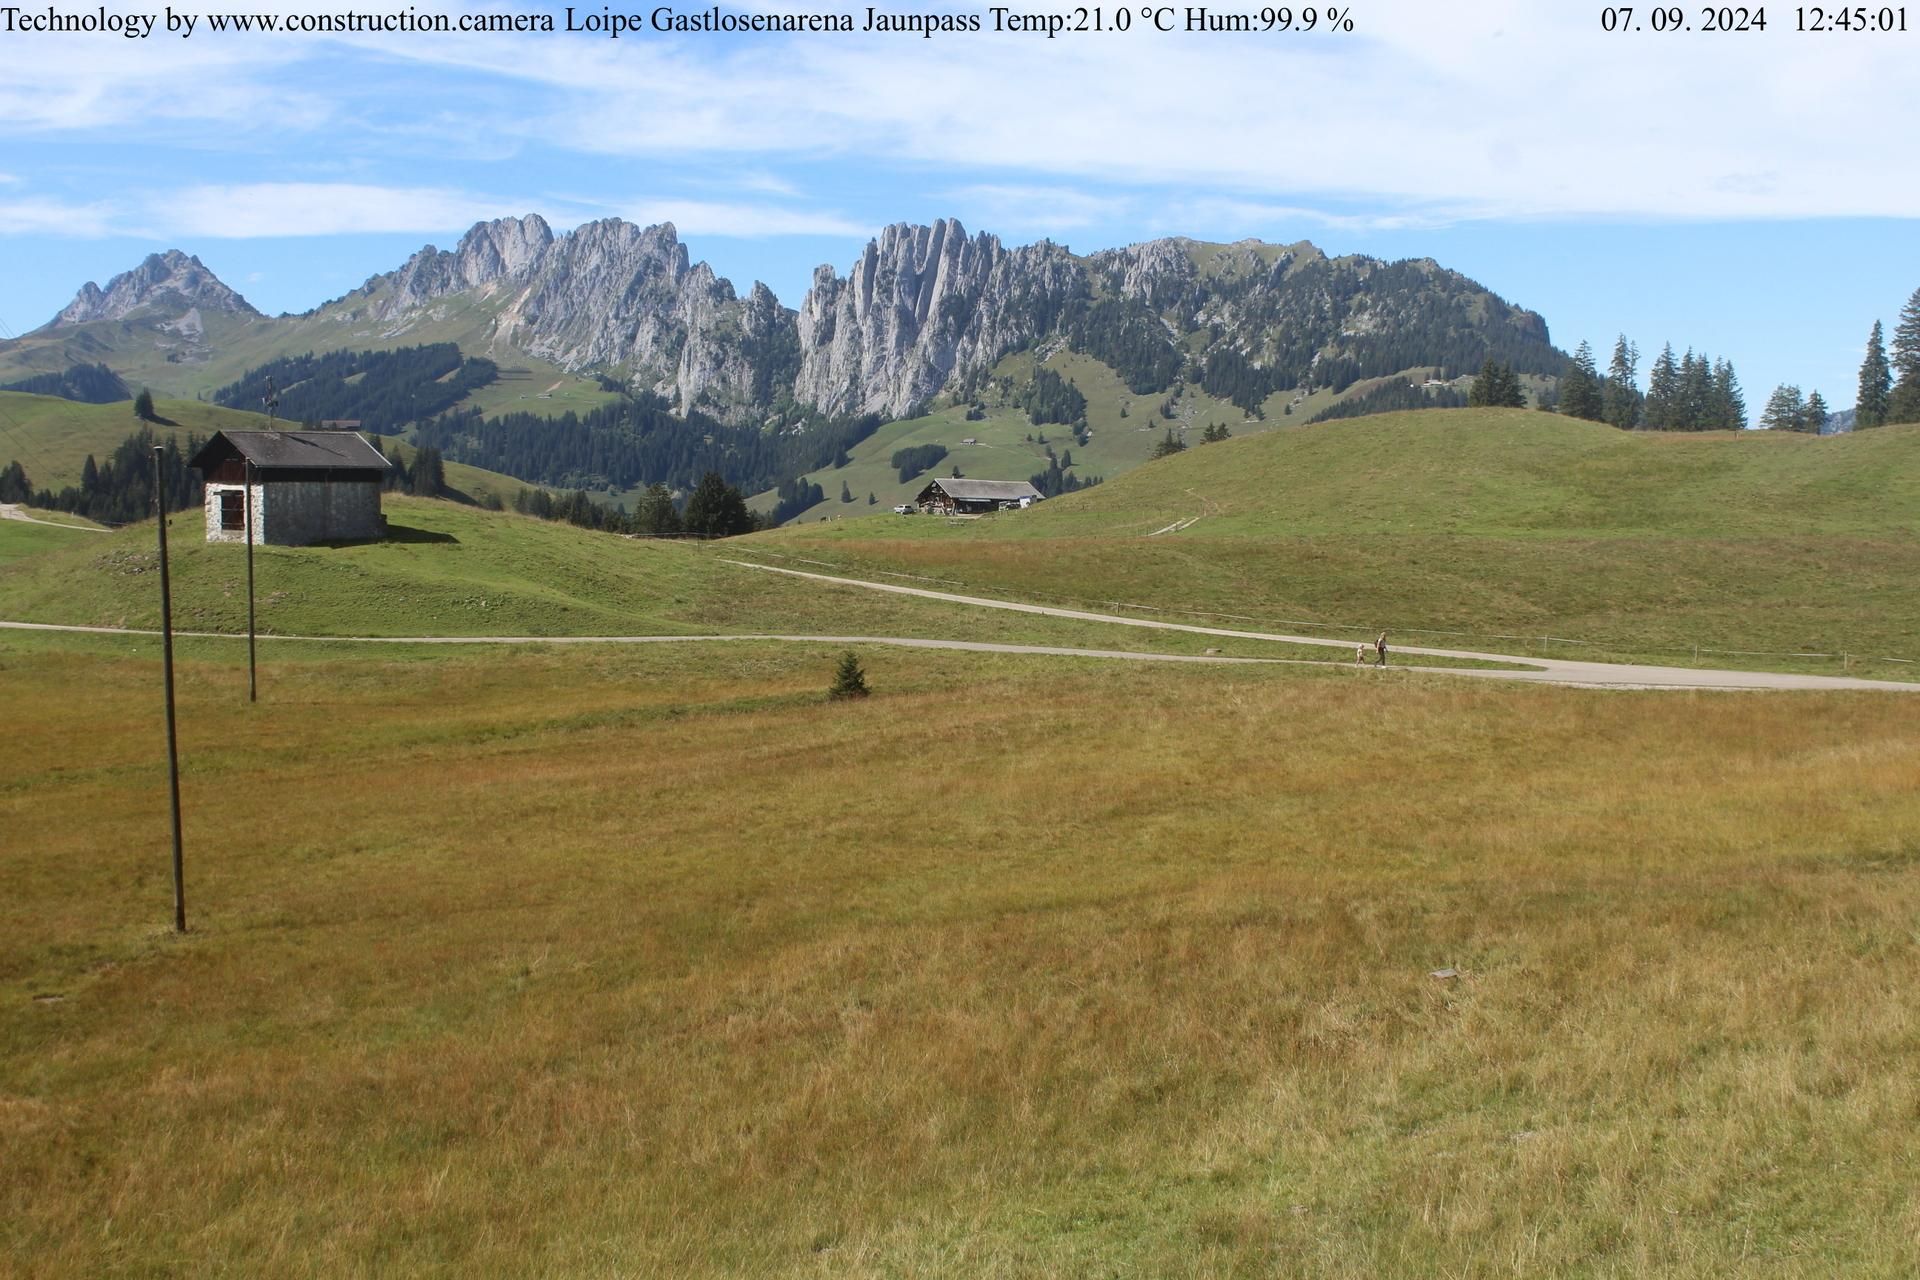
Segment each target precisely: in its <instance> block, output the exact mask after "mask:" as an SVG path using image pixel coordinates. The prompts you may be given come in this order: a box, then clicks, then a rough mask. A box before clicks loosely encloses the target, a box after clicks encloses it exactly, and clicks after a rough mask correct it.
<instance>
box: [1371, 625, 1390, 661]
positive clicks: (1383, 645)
mask: <svg viewBox="0 0 1920 1280" xmlns="http://www.w3.org/2000/svg"><path fill="white" fill-rule="evenodd" d="M1373 647H1374V651H1375V652H1377V653H1378V654H1379V655H1380V665H1381V666H1383V667H1384V666H1386V665H1387V633H1386V632H1384V631H1382V632H1381V633H1380V638H1379V639H1378V640H1375V641H1374V642H1373Z"/></svg>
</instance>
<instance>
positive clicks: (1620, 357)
mask: <svg viewBox="0 0 1920 1280" xmlns="http://www.w3.org/2000/svg"><path fill="white" fill-rule="evenodd" d="M1639 365H1640V349H1639V348H1638V347H1636V346H1634V345H1633V344H1632V343H1631V342H1628V341H1627V335H1626V334H1624V333H1623V334H1621V335H1620V336H1619V338H1618V339H1616V340H1615V341H1614V344H1613V359H1612V360H1611V361H1610V362H1609V363H1608V365H1607V381H1606V386H1605V388H1604V389H1603V393H1602V397H1601V398H1602V401H1603V403H1602V407H1601V418H1602V420H1603V421H1605V422H1607V423H1608V424H1609V425H1611V426H1616V427H1618V428H1620V429H1621V430H1622V431H1631V430H1633V428H1634V427H1635V426H1637V425H1639V422H1640V390H1639V388H1638V387H1636V386H1634V384H1633V380H1634V376H1635V372H1636V370H1637V369H1638V368H1639Z"/></svg>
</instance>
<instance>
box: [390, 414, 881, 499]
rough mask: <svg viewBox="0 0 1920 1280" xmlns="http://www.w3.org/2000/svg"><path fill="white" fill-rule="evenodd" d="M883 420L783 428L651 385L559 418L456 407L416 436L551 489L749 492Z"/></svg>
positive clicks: (816, 464) (839, 450) (827, 454)
mask: <svg viewBox="0 0 1920 1280" xmlns="http://www.w3.org/2000/svg"><path fill="white" fill-rule="evenodd" d="M879 426H880V419H879V417H878V415H875V414H866V415H864V416H861V417H858V418H834V419H827V418H821V417H817V416H816V417H811V418H808V419H806V420H804V421H802V422H801V423H800V424H798V425H796V426H794V427H791V428H788V429H784V430H763V429H761V428H760V427H758V426H755V425H743V426H730V425H728V424H726V423H722V422H718V421H716V420H714V419H712V418H709V417H707V416H706V415H705V414H702V413H699V412H692V413H689V414H687V415H685V416H684V417H680V416H676V415H674V414H672V413H670V412H668V406H667V402H666V401H665V400H664V399H662V398H661V397H659V396H657V395H654V394H653V393H652V392H647V391H642V392H637V393H635V395H634V396H633V398H632V399H630V400H626V401H622V402H620V403H618V404H610V405H603V406H601V407H600V408H598V409H594V410H591V411H589V412H587V413H584V414H581V413H575V412H572V411H569V412H567V413H564V414H562V415H560V416H559V417H557V418H545V417H540V416H539V415H537V414H530V413H507V414H501V415H500V416H499V417H495V418H489V417H487V416H486V415H484V414H482V413H481V412H480V411H479V410H477V409H456V410H453V411H451V412H449V413H445V414H442V415H441V416H440V417H438V418H435V419H433V420H431V421H428V422H423V423H421V424H420V425H419V427H418V428H416V430H415V431H414V440H415V442H416V443H418V444H421V445H430V446H432V447H433V448H436V449H438V450H440V452H441V454H442V455H443V456H444V457H446V458H447V459H448V460H449V461H452V462H465V463H469V464H471V465H473V466H477V467H485V468H487V469H488V470H490V471H501V472H505V473H506V474H508V475H510V476H515V477H518V478H519V479H521V480H526V481H528V482H530V483H533V484H541V485H546V486H548V487H550V488H554V489H634V488H640V487H642V486H646V485H651V484H656V483H659V484H665V485H666V486H667V487H668V488H669V489H673V490H677V491H691V490H692V489H694V488H695V487H697V486H698V485H699V484H700V482H701V481H702V480H703V478H704V477H705V476H706V474H707V473H708V472H714V473H716V474H718V475H719V476H720V477H721V478H722V479H723V480H724V481H725V482H726V483H728V484H731V485H734V486H736V487H738V488H740V489H742V490H744V491H746V492H748V493H758V492H760V491H762V490H765V489H772V488H774V487H775V486H777V485H779V484H780V483H781V482H782V481H784V480H789V479H792V478H793V477H796V476H801V475H805V474H806V473H808V472H810V471H817V470H819V469H820V468H822V467H824V466H826V465H828V464H829V463H831V462H833V461H834V460H836V459H838V458H842V457H844V456H845V454H846V451H847V450H848V449H849V448H851V447H852V446H854V445H856V444H858V443H859V442H860V441H862V440H864V439H866V438H867V437H868V436H870V435H872V434H873V432H874V431H875V430H877V429H878V428H879Z"/></svg>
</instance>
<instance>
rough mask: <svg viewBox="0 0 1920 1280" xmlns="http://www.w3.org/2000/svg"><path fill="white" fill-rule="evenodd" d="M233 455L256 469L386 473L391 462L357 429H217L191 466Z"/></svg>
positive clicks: (202, 466)
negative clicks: (355, 430)
mask: <svg viewBox="0 0 1920 1280" xmlns="http://www.w3.org/2000/svg"><path fill="white" fill-rule="evenodd" d="M233 457H240V458H245V459H246V460H247V461H248V462H251V463H252V464H253V466H254V470H256V471H319V470H327V471H377V472H384V471H386V469H387V468H388V467H389V466H390V465H391V464H390V463H389V462H388V461H387V457H386V455H385V454H383V453H381V452H380V450H378V449H376V448H374V447H373V446H372V445H370V444H368V443H367V440H366V437H365V436H362V435H360V434H359V433H358V432H354V431H216V432H214V433H213V439H211V440H209V441H207V443H206V444H205V445H203V446H201V449H200V452H198V453H196V454H194V455H193V457H192V458H191V459H189V460H188V463H187V465H188V466H192V467H198V468H200V469H201V470H202V471H206V470H209V469H211V468H213V467H217V466H219V465H220V464H221V463H222V462H225V461H226V460H227V459H229V458H233Z"/></svg>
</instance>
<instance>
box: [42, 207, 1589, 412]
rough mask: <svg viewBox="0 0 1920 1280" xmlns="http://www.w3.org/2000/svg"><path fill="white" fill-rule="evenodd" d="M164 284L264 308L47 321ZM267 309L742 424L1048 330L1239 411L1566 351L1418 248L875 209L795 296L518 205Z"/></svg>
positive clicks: (338, 341) (187, 266) (880, 398)
mask: <svg viewBox="0 0 1920 1280" xmlns="http://www.w3.org/2000/svg"><path fill="white" fill-rule="evenodd" d="M162 303H164V304H166V307H167V310H166V311H165V312H164V313H163V315H162V318H163V319H165V320H167V321H169V325H168V328H169V330H170V332H171V334H172V335H173V337H177V338H184V339H186V340H187V341H188V343H189V344H190V345H191V344H197V343H199V342H201V341H202V340H203V338H204V333H205V326H204V324H203V323H202V317H203V316H206V315H210V314H211V313H213V312H216V311H231V312H238V313H242V314H245V315H249V316H257V315H258V313H257V312H255V311H254V310H253V308H252V307H250V306H248V305H247V303H246V301H245V300H244V299H242V298H241V297H240V296H239V295H238V294H236V293H234V292H233V291H232V290H230V289H228V288H227V287H226V286H225V285H223V284H221V283H220V282H219V281H218V280H217V279H215V278H214V276H213V274H212V273H211V272H209V271H207V270H206V268H205V267H203V266H202V265H201V264H200V262H199V260H198V259H195V258H189V257H187V256H186V255H184V254H181V253H179V252H177V251H176V252H172V253H167V254H159V255H155V256H153V257H150V258H148V259H147V260H146V262H144V263H142V264H141V266H140V267H139V268H137V269H135V270H134V271H130V272H127V273H125V274H124V275H119V276H115V277H114V278H113V280H112V281H111V282H110V283H109V285H108V287H107V288H106V289H105V290H101V289H99V288H98V287H96V286H94V285H92V284H89V285H87V286H86V288H84V289H82V290H81V291H80V294H79V296H78V297H76V298H75V299H74V302H73V304H72V305H71V306H69V307H68V308H67V309H66V310H65V311H63V312H61V314H60V316H59V318H58V319H57V320H55V321H54V322H53V323H54V325H55V326H58V325H74V324H83V323H86V322H87V321H90V320H101V319H120V318H122V317H124V316H126V315H129V314H131V313H133V312H135V311H138V310H140V309H141V308H144V307H156V306H159V305H160V304H162ZM263 323H267V324H279V323H290V324H292V323H299V324H304V325H306V326H307V328H308V330H309V332H313V331H316V330H322V329H324V330H325V331H326V332H325V333H324V334H320V335H317V336H320V337H321V341H319V342H316V343H314V344H313V345H315V346H325V347H328V348H339V347H355V346H371V345H375V344H376V343H378V342H396V341H405V340H406V339H407V335H408V334H409V333H411V332H413V331H415V330H421V331H423V332H424V331H429V330H431V331H432V332H434V333H436V334H437V335H441V337H440V340H444V335H445V334H446V333H447V332H448V327H449V325H451V326H453V327H454V329H455V331H456V332H457V333H458V334H459V341H460V342H461V343H462V344H463V346H471V347H473V348H474V349H473V350H471V351H470V352H469V354H474V355H482V354H484V355H487V356H490V357H492V358H494V359H496V360H509V361H510V360H512V359H514V358H516V357H517V356H519V355H521V354H524V355H527V356H533V357H537V358H540V359H544V360H549V361H552V362H553V363H555V364H557V365H560V366H562V367H564V368H567V369H571V370H575V371H585V370H594V371H598V372H603V373H607V372H615V371H618V372H621V373H624V374H625V375H626V376H627V378H628V379H629V381H630V382H631V384H632V385H633V386H635V387H636V388H644V389H647V390H650V391H653V392H656V393H658V394H660V395H662V396H664V397H666V398H667V399H668V400H669V401H670V402H671V403H672V404H673V405H674V407H675V408H676V409H677V410H678V411H680V412H682V413H685V412H688V411H691V410H695V409H698V410H700V411H702V412H705V413H708V414H710V415H713V416H716V417H719V418H722V419H725V420H727V421H730V422H735V423H739V422H750V421H752V422H759V421H766V420H768V419H770V417H771V416H772V411H774V410H776V409H777V410H778V411H779V412H781V413H782V415H783V416H787V418H788V420H791V416H790V415H788V414H787V410H788V409H789V408H790V407H791V406H812V407H813V408H816V409H818V410H820V411H821V412H823V413H825V414H827V415H830V416H839V415H847V414H863V413H875V414H880V415H883V416H886V417H900V416H904V415H906V414H908V413H910V412H912V411H913V410H914V409H916V408H917V407H918V406H921V405H923V404H925V403H926V402H927V401H928V400H929V399H931V398H933V397H935V396H938V395H940V394H942V393H952V392H957V391H962V390H968V391H971V389H972V386H970V385H969V380H972V379H977V378H978V376H979V375H981V374H983V373H985V372H986V371H987V370H990V369H992V368H993V367H994V365H995V364H997V363H998V362H999V361H1000V360H1001V359H1003V358H1004V357H1005V356H1007V355H1009V354H1011V353H1014V352H1019V351H1034V352H1037V353H1043V354H1044V353H1045V352H1048V351H1051V350H1053V349H1057V348H1058V347H1059V346H1061V345H1063V344H1065V345H1071V346H1072V347H1073V348H1074V349H1075V350H1077V351H1079V352H1081V353H1083V354H1086V355H1089V356H1092V357H1094V358H1096V359H1099V360H1101V361H1103V362H1104V363H1106V364H1107V365H1108V366H1109V367H1110V368H1112V369H1113V370H1114V371H1115V372H1116V373H1118V374H1119V375H1120V377H1121V379H1122V381H1123V382H1124V383H1125V384H1126V385H1127V386H1128V387H1129V388H1130V389H1131V391H1132V392H1133V393H1134V394H1142V395H1144V394H1157V393H1160V392H1162V391H1165V390H1167V389H1169V388H1171V387H1172V386H1173V385H1174V384H1176V383H1182V382H1184V383H1193V382H1198V383H1199V384H1200V385H1201V386H1202V387H1203V388H1204V389H1205V390H1207V391H1208V392H1210V393H1211V394H1213V395H1215V396H1216V397H1219V398H1223V399H1230V400H1232V401H1234V402H1235V403H1238V404H1241V405H1243V406H1244V407H1246V409H1247V410H1248V411H1249V412H1258V411H1259V410H1260V408H1261V406H1262V405H1263V404H1264V402H1265V401H1266V399H1267V398H1268V397H1270V396H1271V395H1273V394H1274V393H1275V392H1278V391H1286V390H1291V389H1295V388H1299V387H1312V386H1328V385H1331V386H1334V387H1336V388H1340V387H1345V386H1348V385H1350V384H1351V383H1353V382H1354V381H1356V380H1358V379H1362V378H1371V377H1378V376H1383V375H1385V374H1389V373H1394V372H1398V371H1401V370H1405V369H1413V368H1418V367H1420V366H1422V365H1427V366H1436V365H1437V366H1442V367H1445V368H1450V369H1455V370H1471V369H1473V368H1477V367H1478V366H1479V364H1480V363H1481V361H1482V360H1484V359H1485V358H1487V357H1489V356H1491V357H1493V358H1495V359H1499V360H1502V361H1505V362H1508V363H1511V364H1512V365H1513V366H1514V367H1515V368H1516V369H1517V370H1519V371H1521V372H1533V373H1545V374H1549V375H1551V374H1553V373H1556V372H1557V371H1558V370H1559V369H1560V368H1561V367H1562V366H1563V365H1564V363H1565V357H1564V356H1563V355H1561V354H1560V353H1558V352H1556V351H1554V350H1553V348H1552V346H1551V345H1550V343H1549V342H1548V339H1547V332H1546V326H1545V324H1544V322H1543V321H1541V319H1540V317H1539V316H1537V315H1535V314H1533V313H1532V312H1529V311H1523V310H1520V309H1518V308H1514V307H1511V306H1509V305H1508V304H1507V303H1506V302H1504V301H1503V300H1501V299H1500V298H1498V297H1496V296H1494V295H1493V294H1491V293H1489V292H1488V291H1487V290H1485V289H1483V288H1482V287H1480V286H1479V285H1477V284H1475V283H1474V282H1473V281H1471V280H1468V279H1466V278H1465V277H1463V276H1460V275H1458V274H1456V273H1454V272H1451V271H1447V270H1445V269H1444V268H1442V267H1440V266H1438V265H1437V264H1435V263H1433V262H1431V261H1429V260H1420V261H1412V262H1393V263H1388V262H1381V261H1378V260H1376V259H1372V258H1364V257H1353V258H1339V259H1329V258H1327V257H1326V256H1325V255H1324V254H1322V253H1321V252H1320V251H1319V250H1318V249H1315V248H1314V247H1313V246H1312V245H1310V244H1306V243H1305V242H1302V243H1299V244H1294V245H1288V246H1276V245H1269V244H1263V243H1261V242H1259V241H1254V240H1247V241H1241V242H1239V243H1237V244H1230V245H1219V244H1206V243H1201V242H1198V241H1193V240H1186V239H1178V238H1174V239H1164V240H1152V241H1147V242H1145V243H1142V244H1135V245H1130V246H1127V247H1126V248H1122V249H1109V250H1102V251H1099V252H1096V253H1093V254H1091V255H1090V256H1088V257H1085V258H1078V257H1075V256H1074V255H1072V254H1071V253H1069V252H1068V251H1067V250H1066V249H1064V248H1062V247H1061V246H1059V245H1056V244H1053V243H1051V242H1048V241H1042V242H1040V243H1038V244H1031V245H1025V246H1021V247H1017V248H1008V247H1007V246H1005V245H1004V244H1002V243H1001V242H1000V240H999V239H998V238H997V237H995V236H993V235H989V234H986V233H981V234H978V235H973V236H969V235H968V234H967V231H966V229H965V228H964V227H962V226H961V225H960V223H958V222H957V221H953V220H950V219H942V220H940V221H937V222H935V223H933V224H932V225H931V226H916V225H910V224H906V223H897V224H895V225H893V226H889V227H887V228H886V229H885V230H884V231H882V232H881V233H880V234H879V235H878V236H876V237H875V238H874V239H873V240H871V241H869V242H868V244H867V246H866V248H865V250H864V252H862V253H861V255H860V257H859V259H858V260H857V261H855V262H854V263H853V265H852V267H851V268H850V269H849V270H848V272H847V274H846V275H845V276H844V277H843V276H841V275H839V274H838V273H837V272H836V271H835V270H834V269H833V268H832V267H830V266H823V267H820V268H818V269H817V270H816V271H815V272H814V276H813V284H812V287H811V288H810V289H809V290H808V291H807V295H806V297H805V299H804V300H803V301H802V302H801V305H800V308H799V310H798V311H797V312H796V311H793V310H790V309H788V308H786V307H783V306H782V305H781V304H780V302H779V300H778V299H777V298H775V297H774V295H773V293H772V292H771V291H770V290H768V289H767V287H766V286H765V285H760V284H756V285H755V286H754V287H753V288H752V290H750V291H749V292H748V294H747V295H746V296H745V297H744V298H743V297H740V296H739V295H737V294H736V293H735V292H734V288H733V286H732V285H731V284H729V283H728V282H727V281H726V280H723V279H721V278H719V277H718V276H716V275H715V274H714V272H713V270H712V268H710V267H708V266H707V265H706V264H705V263H696V262H693V261H691V259H690V256H689V254H688V252H687V249H686V247H685V246H684V245H682V244H681V243H680V239H679V235H678V233H677V232H676V230H675V229H674V227H673V226H672V224H670V223H663V224H661V225H659V226H653V227H639V226H635V225H634V224H632V223H630V222H624V221H621V220H620V219H617V218H610V219H605V220H602V221H598V222H590V223H587V224H585V225H584V226H581V227H579V228H577V229H575V230H573V231H571V232H569V233H567V234H565V235H560V236H556V235H555V234H554V233H553V230H552V228H550V227H549V226H548V225H547V223H546V222H545V221H544V220H543V219H542V218H540V217H539V216H538V215H536V214H529V215H527V216H526V217H524V218H501V219H496V220H494V221H491V222H482V223H479V224H477V225H476V226H474V227H473V228H472V229H470V230H469V231H468V232H467V233H466V234H465V235H463V236H462V237H461V238H460V241H459V244H458V245H457V246H456V247H455V248H453V249H452V250H442V249H438V248H435V247H433V246H432V245H428V246H426V247H425V248H423V249H421V250H420V251H419V252H417V253H415V254H414V255H413V256H412V257H411V258H409V259H408V260H407V262H406V263H405V264H404V265H403V266H401V267H400V268H399V269H398V270H396V271H392V272H388V273H386V274H383V275H378V276H375V277H373V278H372V279H370V280H368V281H367V283H366V284H365V285H363V286H362V287H361V288H359V289H356V290H354V291H353V292H352V293H350V294H348V295H347V296H346V297H344V298H341V299H338V300H336V301H335V302H332V303H329V304H327V305H326V306H324V307H322V308H319V309H318V310H316V311H315V312H312V313H309V315H307V316H305V317H299V318H297V320H288V321H284V322H283V321H265V320H264V318H263ZM170 340H171V339H170ZM172 358H173V357H172V356H169V359H172ZM972 385H973V386H977V385H978V384H977V382H975V383H973V384H972Z"/></svg>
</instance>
